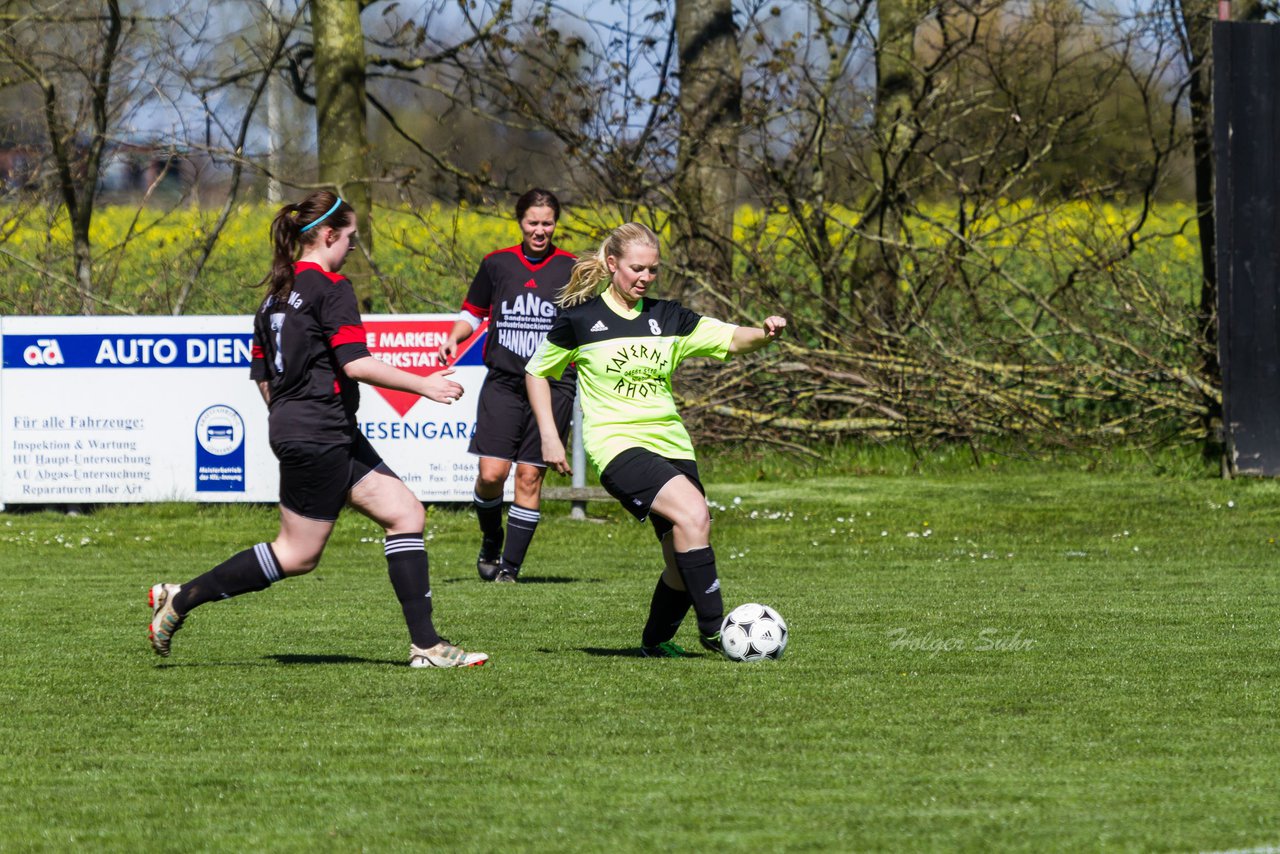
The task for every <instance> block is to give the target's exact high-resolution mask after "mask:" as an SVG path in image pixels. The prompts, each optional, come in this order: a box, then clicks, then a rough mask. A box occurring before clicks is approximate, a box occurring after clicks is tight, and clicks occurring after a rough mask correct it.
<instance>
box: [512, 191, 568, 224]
mask: <svg viewBox="0 0 1280 854" xmlns="http://www.w3.org/2000/svg"><path fill="white" fill-rule="evenodd" d="M529 208H551V213H552V214H554V216H555V218H556V220H557V221H558V220H559V219H560V200H559V199H557V198H556V194H555V193H553V192H551V191H550V190H543V189H542V188H540V187H534V188H533V189H532V190H529V191H528V192H527V193H525V194H524V195H523V196H521V197H520V198H518V199H516V222H520V221H521V220H523V219H524V215H525V213H526V212H527V211H528V210H529Z"/></svg>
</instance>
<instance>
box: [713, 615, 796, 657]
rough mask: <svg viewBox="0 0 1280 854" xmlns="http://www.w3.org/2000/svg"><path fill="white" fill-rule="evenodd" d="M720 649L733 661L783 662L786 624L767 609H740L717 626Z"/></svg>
mask: <svg viewBox="0 0 1280 854" xmlns="http://www.w3.org/2000/svg"><path fill="white" fill-rule="evenodd" d="M720 648H721V649H723V650H724V654H725V657H727V658H730V659H732V660H734V661H764V660H765V659H767V658H782V653H783V652H784V651H785V650H786V648H787V623H786V621H785V620H783V619H782V615H781V614H779V613H778V612H777V611H775V610H773V609H772V608H770V607H769V606H768V605H758V604H756V603H755V602H749V603H747V604H746V605H739V606H738V607H736V608H734V609H733V610H732V611H730V612H729V615H728V616H726V617H725V618H724V622H723V623H721V624H720Z"/></svg>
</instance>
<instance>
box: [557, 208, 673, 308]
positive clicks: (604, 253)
mask: <svg viewBox="0 0 1280 854" xmlns="http://www.w3.org/2000/svg"><path fill="white" fill-rule="evenodd" d="M633 243H640V244H643V245H645V246H652V247H653V248H654V249H657V248H658V235H656V234H654V233H653V229H651V228H649V226H647V225H642V224H640V223H638V222H628V223H626V224H624V225H620V226H618V227H617V228H615V229H614V230H613V231H611V232H609V236H608V237H606V238H605V239H604V242H603V243H601V244H600V248H599V249H597V250H596V253H595V254H594V255H586V256H584V257H582V258H579V259H578V263H576V264H574V265H573V274H572V275H571V276H570V277H569V284H567V285H565V286H564V290H563V291H561V292H560V297H559V299H557V300H556V304H557V305H559V306H560V307H561V308H568V307H569V306H572V305H577V304H578V303H583V302H586V301H587V300H589V299H591V298H592V297H593V296H595V295H596V291H598V290H600V288H601V286H602V285H605V284H608V282H609V281H610V280H611V279H612V278H613V274H612V273H610V272H609V262H608V258H609V256H610V255H612V256H613V257H614V258H621V257H622V256H623V255H624V254H626V251H627V247H628V246H630V245H632V244H633Z"/></svg>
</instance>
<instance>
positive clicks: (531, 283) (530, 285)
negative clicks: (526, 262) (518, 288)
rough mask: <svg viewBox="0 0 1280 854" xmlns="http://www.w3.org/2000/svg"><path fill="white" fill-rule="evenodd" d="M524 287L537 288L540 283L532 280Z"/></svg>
mask: <svg viewBox="0 0 1280 854" xmlns="http://www.w3.org/2000/svg"><path fill="white" fill-rule="evenodd" d="M524 286H525V287H526V288H536V287H537V286H538V283H537V282H535V281H534V280H533V279H530V280H529V281H527V282H525V283H524Z"/></svg>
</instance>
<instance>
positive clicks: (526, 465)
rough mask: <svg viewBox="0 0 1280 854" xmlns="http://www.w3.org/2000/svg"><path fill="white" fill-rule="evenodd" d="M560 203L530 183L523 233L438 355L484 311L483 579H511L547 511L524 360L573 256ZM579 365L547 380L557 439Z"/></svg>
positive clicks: (487, 273)
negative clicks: (563, 240) (565, 244)
mask: <svg viewBox="0 0 1280 854" xmlns="http://www.w3.org/2000/svg"><path fill="white" fill-rule="evenodd" d="M559 219H560V202H559V200H558V199H556V197H555V195H554V194H552V193H551V192H549V191H547V190H541V189H533V190H530V191H529V192H527V193H525V194H524V195H523V196H521V197H520V198H519V199H518V200H517V201H516V222H517V223H518V224H519V225H520V232H521V235H522V239H521V241H520V243H519V245H517V246H510V247H508V248H506V249H500V250H498V251H497V252H492V253H490V254H489V255H487V256H486V257H485V259H484V261H482V262H481V263H480V269H479V270H478V271H477V272H476V275H475V278H474V279H473V280H472V282H471V287H470V289H469V290H468V291H467V297H466V299H465V300H464V301H463V303H462V311H461V312H460V313H459V314H458V320H457V321H456V322H455V323H454V324H453V329H452V330H450V332H449V336H448V338H447V339H446V340H445V342H444V344H442V345H441V346H440V356H441V358H442V359H443V360H444V361H445V363H446V364H451V363H452V361H453V359H454V357H455V356H456V355H457V352H458V346H459V344H461V343H462V342H464V341H466V340H467V339H468V338H470V337H471V336H472V335H473V334H474V333H475V331H476V329H477V328H479V326H480V324H481V323H482V322H483V321H484V319H485V318H486V317H487V318H489V334H488V338H487V340H486V342H485V348H484V363H485V365H487V366H488V368H489V373H488V374H487V375H486V376H485V380H484V385H483V386H482V387H481V389H480V399H479V401H478V402H477V404H476V431H475V434H474V435H473V436H472V437H471V445H470V447H469V448H468V450H469V451H470V452H471V453H472V454H475V455H476V456H477V457H479V469H480V471H479V474H478V475H477V477H476V487H475V495H474V497H473V499H472V500H473V505H474V507H475V510H476V517H477V519H478V520H479V522H480V536H481V540H480V554H479V556H478V557H477V558H476V571H477V572H479V573H480V577H481V578H482V579H484V580H485V581H515V580H517V578H518V576H519V574H520V567H521V566H522V565H523V564H524V558H525V553H526V552H527V551H528V549H529V543H530V542H531V541H532V540H533V534H534V531H535V530H537V527H538V520H539V519H540V518H541V510H540V508H541V502H542V479H543V475H545V474H546V471H547V465H546V463H544V462H543V461H542V440H541V437H540V435H539V433H538V424H537V421H536V420H535V419H534V417H533V411H532V410H531V409H530V408H529V396H528V394H527V393H526V391H525V384H524V366H525V363H526V362H527V361H529V357H530V356H531V355H533V351H534V350H536V349H537V347H538V345H539V344H541V343H542V339H543V338H545V337H546V336H547V331H548V330H549V329H551V324H552V323H553V322H554V321H555V319H556V315H557V314H558V313H559V311H558V309H557V308H556V301H557V300H558V299H559V297H560V293H561V291H562V290H563V289H564V286H565V285H566V284H567V283H568V281H569V276H570V274H571V273H572V272H573V264H574V261H576V260H577V259H576V258H574V256H573V255H570V254H569V253H568V252H565V251H564V250H562V249H558V248H557V247H556V246H555V244H554V243H553V242H552V238H553V237H554V236H555V231H556V223H557V221H558V220H559ZM574 376H575V375H574V372H573V368H572V367H570V368H569V369H568V370H567V371H565V373H564V374H563V375H562V376H561V377H560V378H559V379H557V380H556V381H554V382H552V384H551V406H552V412H553V415H554V418H555V423H556V429H557V430H558V431H559V434H560V437H561V441H563V440H564V438H565V436H566V434H567V433H568V431H569V422H570V420H571V418H572V416H573V394H574ZM512 463H515V467H516V483H515V503H513V504H512V505H511V507H510V509H509V510H508V511H507V530H506V533H505V537H504V533H503V529H502V491H503V486H504V484H505V483H506V481H507V476H508V475H509V474H510V473H511V465H512Z"/></svg>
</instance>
